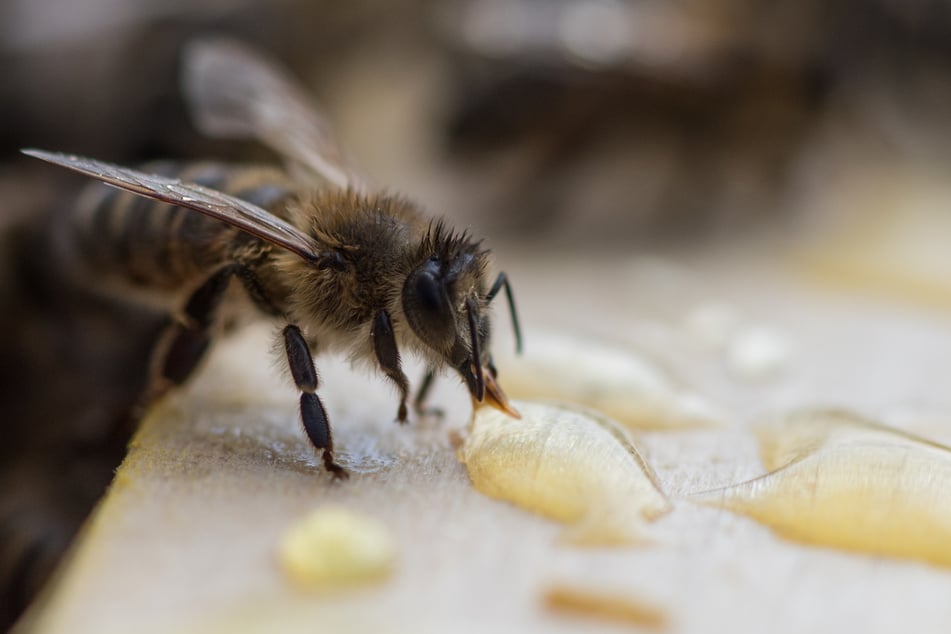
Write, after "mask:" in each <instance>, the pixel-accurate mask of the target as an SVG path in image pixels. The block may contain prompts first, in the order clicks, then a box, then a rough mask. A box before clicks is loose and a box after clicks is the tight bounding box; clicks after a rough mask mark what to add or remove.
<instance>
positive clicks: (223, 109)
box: [182, 39, 367, 190]
mask: <svg viewBox="0 0 951 634" xmlns="http://www.w3.org/2000/svg"><path fill="white" fill-rule="evenodd" d="M182 84H183V85H182V88H183V90H184V92H185V96H186V100H187V101H188V104H189V107H190V108H191V111H192V118H193V119H194V120H195V123H196V125H197V126H198V127H199V128H200V129H201V131H202V132H203V133H205V134H207V135H209V136H217V137H230V138H257V139H259V140H260V141H262V142H263V143H265V144H267V145H268V146H270V147H271V148H272V149H274V150H275V151H277V152H278V153H279V154H281V155H282V156H284V157H286V158H287V159H289V160H291V161H293V162H295V163H297V164H298V165H300V166H302V167H304V168H305V169H306V170H307V171H308V172H309V173H311V174H315V175H317V176H320V177H321V178H322V179H325V180H327V181H329V182H330V183H332V184H334V185H336V186H337V187H340V188H348V187H349V188H352V189H358V190H365V189H366V184H367V183H366V179H365V178H364V177H363V175H362V174H361V173H360V170H359V169H358V168H357V167H356V166H355V164H354V163H353V161H352V160H351V159H350V157H349V156H348V155H347V153H346V152H345V151H344V150H343V148H341V147H340V145H339V144H338V143H337V139H336V138H335V136H334V133H333V129H332V128H331V126H330V124H329V123H328V121H327V119H326V118H325V117H324V116H323V115H322V114H321V112H320V110H319V109H318V108H317V106H316V105H315V104H314V103H313V101H312V100H311V99H310V98H309V97H308V96H307V94H306V93H305V91H304V89H303V88H302V87H301V86H300V85H299V84H298V82H297V81H296V80H294V78H292V77H291V76H290V75H289V74H288V73H287V72H286V71H285V70H284V69H283V68H282V67H281V66H280V65H279V64H277V63H276V62H274V61H272V60H270V59H268V58H267V57H265V56H264V55H263V54H261V53H259V52H257V51H254V50H252V49H251V48H249V47H247V46H245V45H243V44H240V43H239V42H236V41H233V40H229V39H207V40H198V41H196V42H192V43H191V44H189V45H188V46H187V47H186V49H185V53H184V66H183V73H182Z"/></svg>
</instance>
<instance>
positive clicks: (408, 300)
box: [403, 260, 455, 348]
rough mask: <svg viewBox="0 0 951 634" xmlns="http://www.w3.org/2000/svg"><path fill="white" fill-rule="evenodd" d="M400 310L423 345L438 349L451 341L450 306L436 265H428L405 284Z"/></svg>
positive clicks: (452, 326)
mask: <svg viewBox="0 0 951 634" xmlns="http://www.w3.org/2000/svg"><path fill="white" fill-rule="evenodd" d="M403 310H404V311H405V313H406V319H407V321H408V322H409V325H410V327H411V328H412V329H413V331H415V332H416V334H417V335H418V336H419V337H420V338H421V339H422V340H423V341H425V342H426V343H428V344H430V345H432V346H434V347H437V348H438V347H442V346H445V345H447V344H448V343H449V342H450V341H452V340H453V339H454V337H455V334H454V332H455V331H454V322H453V316H452V306H451V304H450V302H449V296H448V294H447V290H446V287H445V285H444V284H443V281H442V278H441V276H440V274H439V269H438V262H433V261H432V260H429V261H427V262H426V263H425V264H423V265H422V266H421V267H420V268H419V269H417V270H416V271H414V272H413V273H412V274H411V275H410V276H409V278H408V279H407V280H406V284H405V286H404V287H403Z"/></svg>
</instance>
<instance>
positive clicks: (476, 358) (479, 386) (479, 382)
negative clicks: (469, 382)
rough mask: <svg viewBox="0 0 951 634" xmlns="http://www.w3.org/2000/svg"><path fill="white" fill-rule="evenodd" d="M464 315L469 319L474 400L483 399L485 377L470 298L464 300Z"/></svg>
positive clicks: (477, 329) (473, 309)
mask: <svg viewBox="0 0 951 634" xmlns="http://www.w3.org/2000/svg"><path fill="white" fill-rule="evenodd" d="M466 314H467V316H468V317H469V337H470V338H471V340H472V365H473V367H475V377H476V399H477V400H479V401H482V399H484V398H485V376H484V375H483V373H482V354H481V351H480V350H479V328H478V326H477V325H476V318H475V308H474V306H473V301H472V298H469V299H467V300H466Z"/></svg>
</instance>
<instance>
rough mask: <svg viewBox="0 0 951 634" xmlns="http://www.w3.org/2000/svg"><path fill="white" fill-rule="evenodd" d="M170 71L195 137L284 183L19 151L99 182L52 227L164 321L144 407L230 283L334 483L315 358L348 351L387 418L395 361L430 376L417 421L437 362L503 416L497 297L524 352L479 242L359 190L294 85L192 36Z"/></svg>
mask: <svg viewBox="0 0 951 634" xmlns="http://www.w3.org/2000/svg"><path fill="white" fill-rule="evenodd" d="M184 60H185V61H184V66H183V69H184V76H183V88H184V92H185V95H186V98H187V101H188V103H189V106H190V108H191V109H192V112H193V116H194V119H195V120H196V123H197V124H198V126H199V128H201V129H202V130H203V131H204V132H206V133H208V134H211V135H215V136H224V137H232V138H238V137H254V138H257V139H258V140H260V141H262V142H263V143H264V144H266V145H268V146H270V147H271V148H272V149H274V150H276V151H277V152H278V153H279V154H280V155H281V156H282V157H283V158H284V160H285V162H286V163H287V170H286V171H283V170H279V169H276V168H261V167H257V168H252V167H236V166H223V165H216V164H197V165H191V166H187V167H182V166H180V165H179V166H176V165H174V164H153V165H152V166H151V167H149V168H144V169H143V171H137V170H132V169H128V168H125V167H120V166H117V165H112V164H109V163H104V162H101V161H97V160H92V159H88V158H83V157H79V156H73V155H66V154H59V153H50V152H45V151H40V150H24V153H26V154H28V155H30V156H33V157H36V158H39V159H43V160H45V161H49V162H51V163H55V164H57V165H60V166H63V167H66V168H69V169H71V170H74V171H76V172H79V173H82V174H85V175H87V176H90V177H92V178H94V179H97V180H99V181H102V182H103V183H105V184H107V185H111V186H112V187H111V188H107V187H103V186H102V185H96V186H94V187H93V188H91V189H90V190H87V192H86V194H85V200H83V201H81V203H80V204H79V205H78V207H77V209H76V213H74V214H72V215H71V216H70V220H69V221H67V222H65V223H64V226H63V227H62V231H60V232H59V233H60V235H59V238H58V243H59V248H60V250H61V251H62V252H64V253H68V254H70V255H69V257H71V258H73V259H74V260H75V268H76V269H80V268H82V269H84V270H83V272H82V274H83V275H85V276H87V277H88V278H89V279H99V280H105V279H106V278H107V277H108V278H109V279H111V280H113V281H114V282H116V283H118V284H119V288H120V289H121V292H123V293H124V294H129V293H133V292H135V293H139V292H141V291H147V292H148V294H149V295H150V296H153V297H158V299H159V300H160V301H162V302H163V304H164V305H167V306H168V310H169V311H170V313H171V314H172V315H174V316H175V317H176V319H175V320H174V322H173V324H172V326H171V327H170V328H169V329H168V331H167V332H166V333H165V335H164V336H163V337H162V338H161V340H160V342H159V344H157V345H156V347H155V350H154V351H153V361H152V367H153V371H152V379H151V387H150V388H149V390H148V394H147V395H146V397H145V400H146V401H149V402H150V401H151V400H154V398H156V397H157V396H158V395H160V394H162V393H164V392H165V391H167V390H168V389H171V388H174V387H175V386H178V385H181V384H182V383H184V382H185V381H186V380H187V379H188V378H189V376H190V375H191V374H192V372H193V371H194V369H195V368H196V366H197V365H198V363H199V361H200V360H201V359H202V357H203V356H204V354H205V352H206V351H207V349H208V348H209V346H210V345H211V343H212V339H213V335H214V331H215V329H214V326H215V325H216V323H217V322H218V321H219V320H220V319H221V313H222V311H223V310H224V306H225V305H231V304H232V303H233V301H234V300H233V297H232V295H233V293H231V294H229V293H228V292H227V291H228V287H229V285H230V284H231V282H232V280H233V279H235V278H236V279H237V280H238V282H239V283H240V287H243V290H244V296H245V297H244V298H243V299H244V300H245V303H246V300H247V299H249V300H250V304H251V305H252V306H253V307H254V308H255V309H256V311H255V312H256V314H258V315H260V316H265V317H269V318H272V319H276V320H279V322H280V323H282V324H283V329H282V331H281V333H282V343H283V349H284V352H285V354H286V358H287V363H288V366H289V368H290V374H291V376H292V377H293V380H294V383H295V384H296V386H297V388H298V389H299V390H300V392H301V395H300V415H301V420H302V422H303V427H304V430H305V432H306V434H307V436H308V438H309V439H310V441H311V442H312V443H313V445H314V447H315V448H316V449H317V450H318V451H321V452H322V458H323V464H324V466H325V468H326V469H327V471H329V472H330V473H332V474H333V475H334V476H336V477H347V472H346V471H345V470H344V468H343V467H341V466H340V465H339V464H338V463H337V462H336V460H335V458H334V449H333V439H332V436H331V429H330V423H329V420H328V417H327V413H326V411H325V409H324V406H323V404H322V402H321V400H320V398H319V397H318V396H317V394H316V392H317V388H318V375H317V372H316V369H315V366H314V362H313V355H314V354H316V353H319V352H325V351H338V352H340V351H346V352H348V353H349V355H350V358H351V359H352V360H353V361H368V362H370V363H371V364H373V365H375V366H377V367H378V368H379V369H380V370H382V372H383V374H384V375H386V377H388V378H389V379H390V380H391V381H392V382H393V383H394V384H395V385H396V388H397V390H398V392H399V399H400V400H399V408H398V410H397V414H396V419H397V420H398V421H399V422H401V423H404V422H406V420H407V417H408V412H407V401H408V399H409V381H408V379H407V377H406V375H405V374H404V372H403V370H402V367H401V353H403V352H406V351H410V352H413V353H416V354H418V355H419V356H420V357H422V358H423V359H424V360H425V362H426V364H427V373H426V375H425V378H424V379H423V381H422V384H421V386H420V388H419V391H418V393H417V396H416V398H415V400H414V405H415V408H416V410H417V411H418V412H422V411H423V404H424V402H425V398H426V394H427V392H428V390H429V387H430V385H431V383H432V380H433V378H434V377H435V375H436V374H437V373H438V372H439V371H440V370H442V369H444V368H446V367H447V366H448V367H449V368H452V369H453V370H455V371H456V372H458V374H459V375H460V376H461V377H462V380H463V382H464V383H465V385H466V387H467V388H468V390H469V393H470V394H471V396H472V399H473V400H474V403H475V404H482V403H484V402H485V403H488V404H491V405H493V406H495V407H497V408H499V409H501V410H502V411H505V412H507V413H508V414H510V415H512V416H514V417H517V416H518V413H517V412H516V411H515V410H514V409H513V408H512V407H511V406H510V405H509V403H508V400H507V399H506V397H505V394H504V392H503V391H502V390H501V388H500V387H499V385H498V383H497V382H496V377H497V371H496V369H495V366H494V364H493V362H492V356H491V354H490V352H489V341H490V317H489V305H490V304H491V303H492V301H493V299H494V298H495V297H496V296H497V295H498V294H499V292H500V291H502V290H504V291H505V296H506V298H507V300H508V306H509V310H510V314H511V318H512V324H513V328H514V330H515V340H516V347H517V348H519V349H520V348H521V333H520V330H519V325H518V318H517V314H516V310H515V303H514V300H513V297H512V290H511V287H510V285H509V281H508V278H507V277H506V275H505V274H504V273H499V275H498V276H497V277H496V278H495V280H494V282H493V283H492V284H491V285H489V284H488V283H487V270H488V267H489V263H490V262H489V252H488V251H487V250H486V249H484V248H483V246H482V243H481V241H479V240H475V239H474V238H472V237H471V236H470V235H469V234H468V233H466V232H458V231H455V230H453V229H451V228H449V227H448V226H447V225H446V224H445V223H444V222H442V221H437V220H426V219H425V218H424V215H423V213H422V212H421V210H420V208H419V207H418V206H417V205H416V204H414V203H413V202H411V201H409V200H407V199H406V198H403V197H401V196H397V195H393V194H390V193H385V192H380V191H377V190H374V189H372V188H371V187H370V186H369V184H368V181H367V180H366V179H365V178H364V177H363V176H362V175H361V173H360V171H359V170H358V169H357V168H356V167H355V166H354V163H353V161H352V160H351V159H350V158H349V157H348V155H347V154H346V152H345V151H344V150H343V149H342V148H341V147H340V146H339V144H338V143H337V141H336V139H335V137H334V134H333V131H332V129H331V127H330V125H329V124H328V122H327V120H326V118H325V117H324V116H323V115H322V114H321V113H320V111H319V110H318V109H317V108H316V107H315V106H314V105H313V104H312V103H310V101H309V99H308V97H307V96H306V94H305V92H304V90H303V89H302V87H301V86H299V85H298V84H297V83H296V82H295V81H294V79H293V78H291V76H290V75H289V74H287V73H286V72H285V71H284V70H283V69H282V68H281V67H280V66H279V65H278V64H276V63H275V62H273V61H271V60H269V59H267V58H266V57H265V56H264V55H262V54H261V53H258V52H256V51H253V50H251V49H249V48H247V47H246V46H244V45H242V44H238V43H236V42H232V41H228V40H205V41H199V42H194V43H192V44H191V45H190V46H189V47H188V48H187V49H186V51H185V55H184ZM226 192H227V193H226ZM138 197H143V198H138ZM156 201H158V202H156ZM196 212H197V213H196ZM103 283H104V282H103Z"/></svg>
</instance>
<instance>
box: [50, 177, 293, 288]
mask: <svg viewBox="0 0 951 634" xmlns="http://www.w3.org/2000/svg"><path fill="white" fill-rule="evenodd" d="M141 169H142V171H144V172H148V173H154V174H159V175H162V176H169V177H174V178H179V179H181V180H182V181H184V182H191V183H197V184H199V185H203V186H205V187H209V188H211V189H216V190H218V191H221V192H224V193H226V194H230V195H232V196H236V197H238V198H242V199H244V200H247V201H249V202H251V203H253V204H255V205H258V206H259V207H262V208H264V209H267V210H268V211H271V212H272V213H274V214H275V215H276V216H280V217H283V216H284V215H285V213H284V206H285V203H286V201H287V200H288V199H289V198H290V197H291V196H293V195H294V186H293V184H292V183H291V181H290V180H289V179H288V177H287V176H286V175H285V174H284V173H283V172H281V171H280V170H278V169H276V168H272V167H261V166H239V165H227V164H221V163H191V164H186V163H174V162H156V163H149V164H146V165H144V166H143V167H142V168H141ZM64 225H65V226H63V227H61V228H62V229H64V233H63V234H62V235H63V236H65V238H66V240H67V241H68V242H69V243H70V244H69V251H71V252H72V254H73V257H76V258H79V260H81V262H78V263H77V264H81V265H82V268H83V269H85V272H86V273H87V274H89V275H94V276H97V277H99V276H101V277H103V278H110V279H116V278H118V279H119V280H120V281H121V282H124V283H128V284H131V285H133V286H138V287H143V288H148V289H151V290H175V289H180V288H182V287H183V286H190V285H192V284H194V283H196V282H198V281H199V280H201V279H203V278H205V277H207V276H208V275H209V274H210V273H212V272H213V271H214V270H215V269H217V268H219V267H220V266H222V265H223V264H225V263H227V262H230V261H231V260H233V257H234V253H235V250H236V249H240V248H242V247H243V246H247V244H248V243H249V242H251V241H254V240H255V239H254V238H251V237H249V236H247V235H245V234H243V233H242V232H240V231H239V230H237V229H235V228H234V227H231V226H229V225H226V224H225V223H223V222H221V221H219V220H215V219H213V218H209V217H208V216H205V215H203V214H200V213H198V212H197V211H193V210H190V209H185V208H183V207H174V206H172V205H167V204H164V203H160V202H157V201H155V200H151V199H148V198H143V197H141V196H137V195H135V194H131V193H128V192H123V191H120V190H118V189H115V188H112V187H108V186H105V185H101V184H94V185H90V186H89V187H87V188H86V190H84V192H83V195H82V196H81V197H80V199H79V203H78V204H77V207H76V209H75V210H74V212H73V213H72V214H70V216H69V218H68V220H66V221H65V222H64Z"/></svg>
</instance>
